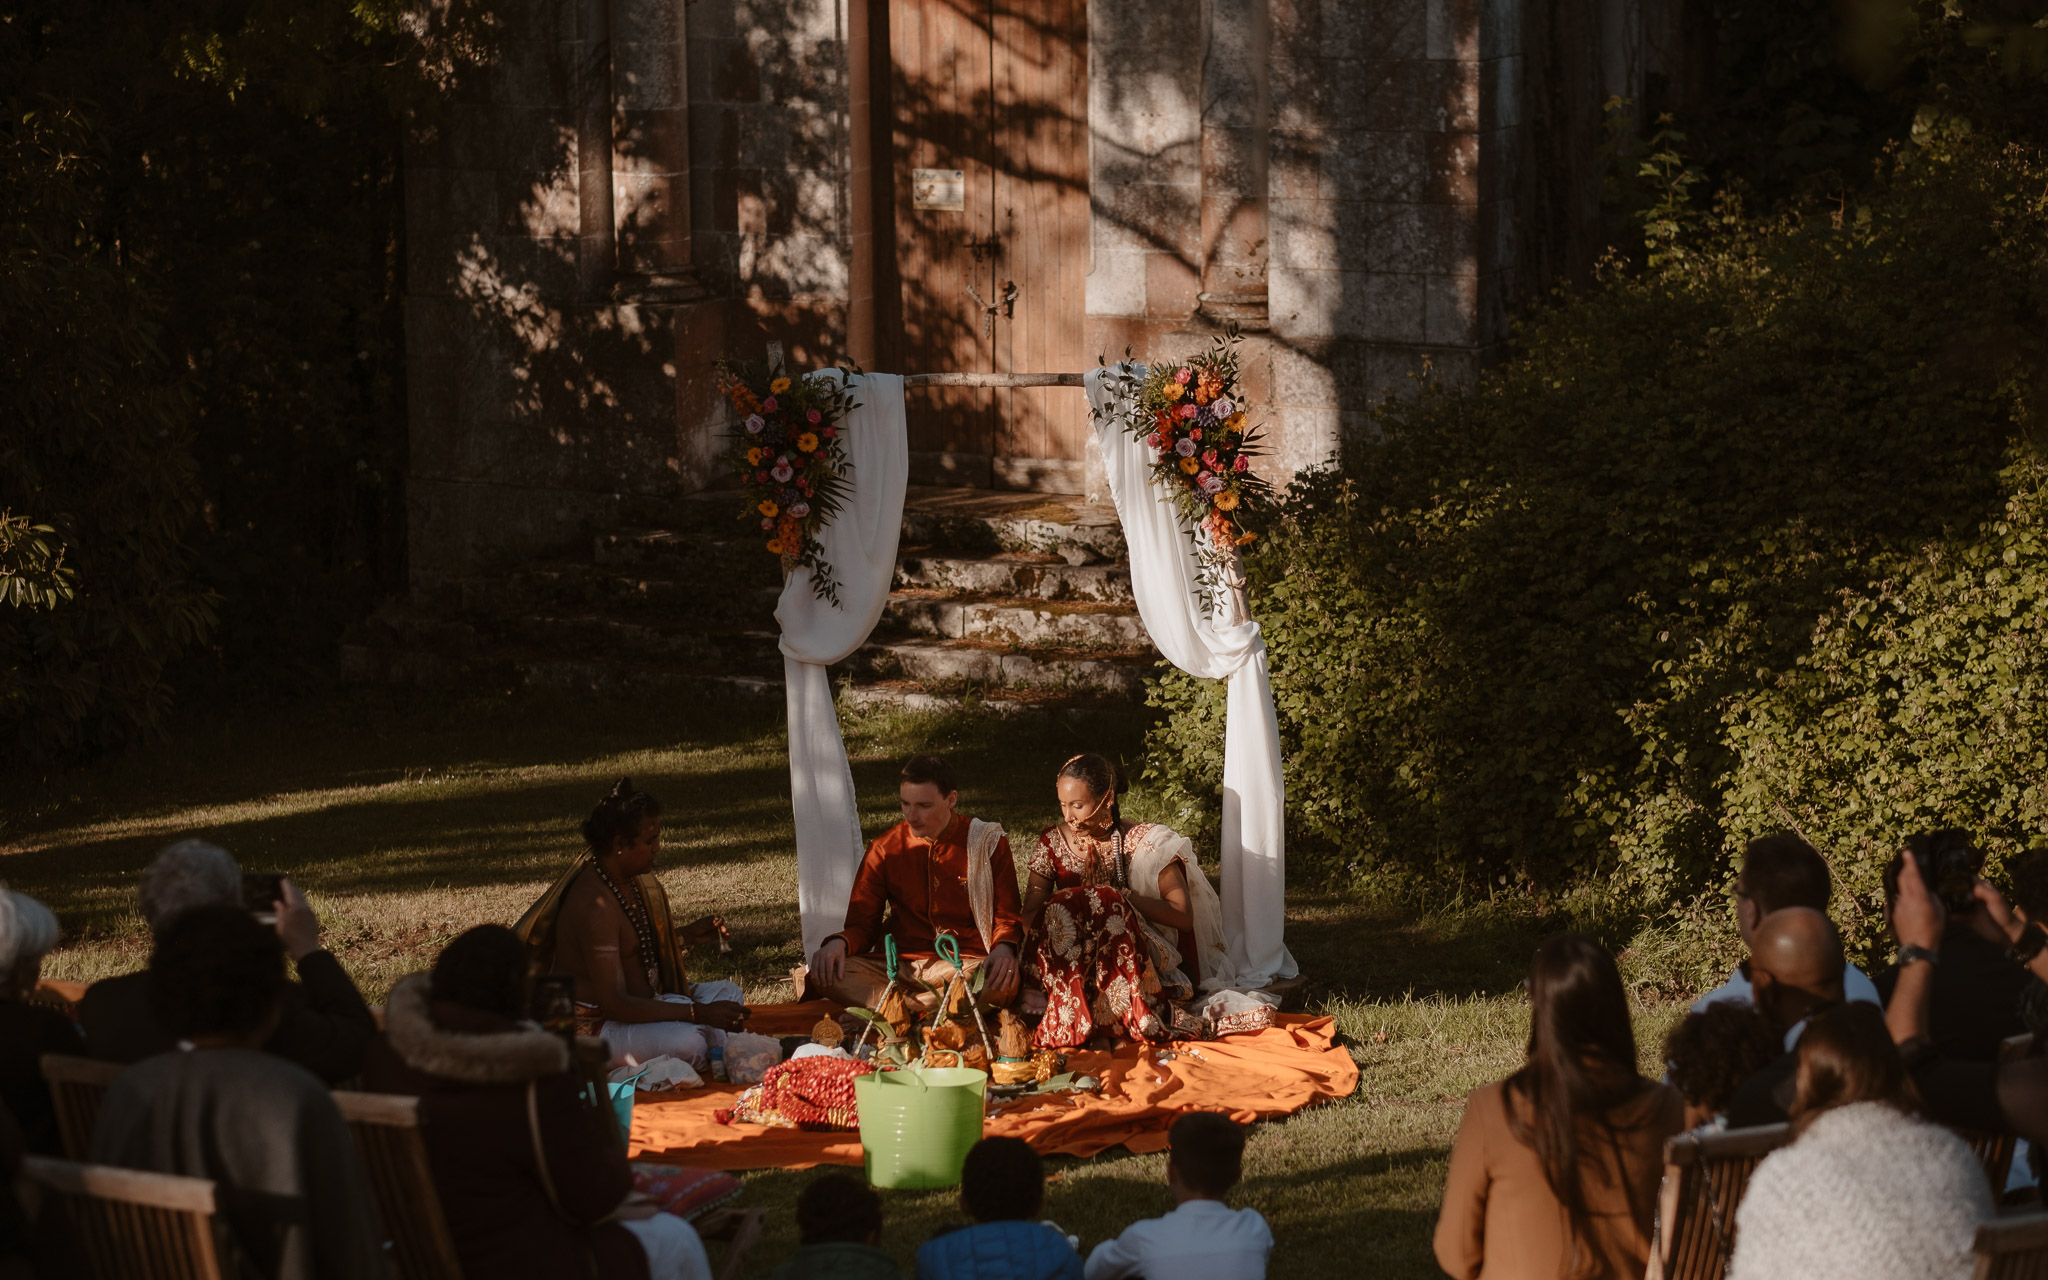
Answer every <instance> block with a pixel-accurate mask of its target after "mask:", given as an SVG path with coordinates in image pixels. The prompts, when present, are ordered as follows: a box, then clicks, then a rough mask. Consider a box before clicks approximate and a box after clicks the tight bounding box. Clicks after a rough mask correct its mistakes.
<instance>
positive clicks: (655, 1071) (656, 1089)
mask: <svg viewBox="0 0 2048 1280" xmlns="http://www.w3.org/2000/svg"><path fill="white" fill-rule="evenodd" d="M636 1075H637V1076H639V1077H640V1078H639V1079H638V1080H634V1081H633V1087H634V1088H635V1089H639V1090H642V1091H644V1092H647V1093H667V1092H670V1091H672V1090H676V1089H701V1088H703V1087H704V1077H702V1076H700V1075H698V1074H697V1069H696V1068H695V1067H693V1066H691V1065H690V1064H689V1063H687V1062H684V1061H683V1060H682V1059H681V1058H677V1057H673V1056H671V1055H669V1054H666V1053H664V1054H662V1055H661V1056H660V1057H657V1058H649V1059H648V1060H647V1061H645V1062H635V1061H634V1060H633V1059H632V1058H630V1057H629V1058H627V1059H626V1065H625V1066H622V1067H614V1068H612V1074H611V1077H610V1079H611V1082H612V1083H613V1084H624V1083H625V1082H626V1081H628V1080H632V1079H633V1077H634V1076H636Z"/></svg>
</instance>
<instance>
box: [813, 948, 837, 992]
mask: <svg viewBox="0 0 2048 1280" xmlns="http://www.w3.org/2000/svg"><path fill="white" fill-rule="evenodd" d="M845 976H846V939H844V938H827V939H826V940H825V945H824V946H822V947H819V948H818V954H816V955H814V956H812V957H811V983H812V986H811V990H813V991H817V990H820V989H822V988H824V987H830V986H834V985H836V984H837V983H838V981H839V980H840V979H841V978H843V977H845Z"/></svg>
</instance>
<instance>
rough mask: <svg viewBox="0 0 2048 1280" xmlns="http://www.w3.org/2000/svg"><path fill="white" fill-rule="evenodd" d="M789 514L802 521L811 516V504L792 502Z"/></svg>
mask: <svg viewBox="0 0 2048 1280" xmlns="http://www.w3.org/2000/svg"><path fill="white" fill-rule="evenodd" d="M789 514H790V515H792V516H794V517H796V518H797V519H799V520H801V519H803V518H804V517H805V516H807V515H809V514H811V504H810V503H808V502H792V503H790V504H789Z"/></svg>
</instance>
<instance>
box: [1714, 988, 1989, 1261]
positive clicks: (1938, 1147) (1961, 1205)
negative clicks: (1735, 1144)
mask: <svg viewBox="0 0 2048 1280" xmlns="http://www.w3.org/2000/svg"><path fill="white" fill-rule="evenodd" d="M1918 1101H1919V1100H1918V1097H1917V1095H1916V1094H1915V1093H1914V1091H1913V1086H1912V1083H1911V1081H1910V1080H1909V1079H1908V1078H1907V1076H1906V1069H1905V1064H1904V1063H1903V1062H1902V1061H1900V1058H1899V1051H1898V1048H1897V1047H1896V1046H1895V1045H1893V1043H1892V1037H1891V1033H1890V1032H1889V1031H1888V1030H1886V1028H1885V1023H1884V1015H1883V1013H1881V1012H1880V1011H1879V1010H1878V1009H1876V1008H1875V1007H1873V1006H1871V1005H1864V1004H1846V1005H1839V1006H1837V1007H1835V1008H1834V1009H1831V1010H1829V1011H1828V1012H1826V1013H1824V1014H1821V1015H1820V1016H1818V1017H1816V1018H1814V1019H1813V1021H1812V1022H1811V1023H1809V1024H1808V1026H1807V1029H1806V1033H1805V1035H1804V1036H1802V1037H1801V1038H1800V1041H1799V1075H1798V1093H1797V1095H1796V1098H1795V1100H1794V1102H1793V1104H1792V1127H1793V1132H1794V1134H1795V1135H1796V1137H1795V1138H1794V1140H1793V1142H1792V1145H1791V1146H1789V1147H1785V1148H1783V1149H1782V1150H1780V1151H1777V1152H1775V1153H1773V1154H1772V1155H1770V1156H1768V1157H1767V1158H1765V1160H1764V1162H1763V1163H1762V1164H1760V1165H1758V1166H1757V1170H1756V1173H1755V1175H1754V1176H1753V1177H1751V1179H1750V1182H1749V1191H1748V1193H1747V1194H1746V1195H1744V1196H1743V1198H1742V1207H1741V1208H1740V1209H1738V1210H1737V1211H1736V1217H1735V1222H1736V1233H1735V1258H1734V1261H1733V1263H1732V1264H1731V1265H1730V1267H1729V1273H1728V1274H1729V1280H1836V1278H1839V1280H1850V1278H1852V1277H1853V1278H1854V1280H1968V1277H1969V1276H1970V1274H1971V1270H1972V1264H1973V1259H1972V1255H1971V1240H1972V1237H1973V1236H1974V1235H1975V1234H1976V1228H1977V1224H1978V1223H1979V1222H1981V1221H1983V1220H1984V1219H1986V1218H1988V1217H1990V1216H1991V1214H1992V1204H1991V1189H1990V1184H1989V1183H1988V1181H1987V1180H1986V1178H1985V1176H1984V1166H1983V1165H1982V1164H1981V1163H1979V1161H1978V1160H1977V1157H1976V1155H1975V1154H1974V1153H1972V1152H1971V1150H1970V1148H1969V1146H1968V1145H1967V1144H1965V1143H1964V1142H1963V1140H1962V1139H1961V1138H1958V1137H1957V1136H1956V1135H1955V1134H1953V1133H1951V1132H1950V1131H1948V1130H1947V1129H1944V1128H1942V1127H1941V1126H1939V1125H1935V1124H1930V1123H1928V1122H1927V1121H1925V1120H1922V1119H1921V1118H1920V1117H1919V1116H1918V1114H1916V1113H1917V1112H1918V1110H1919V1106H1918Z"/></svg>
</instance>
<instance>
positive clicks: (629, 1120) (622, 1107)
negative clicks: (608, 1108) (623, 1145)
mask: <svg viewBox="0 0 2048 1280" xmlns="http://www.w3.org/2000/svg"><path fill="white" fill-rule="evenodd" d="M605 1087H606V1088H608V1089H610V1090H611V1091H612V1114H613V1115H615V1116H617V1117H618V1118H619V1135H620V1136H621V1137H623V1138H625V1139H626V1140H627V1141H628V1142H631V1141H632V1140H633V1090H634V1089H636V1088H638V1087H639V1086H638V1085H634V1084H630V1083H629V1084H614V1085H607V1086H605Z"/></svg>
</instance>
